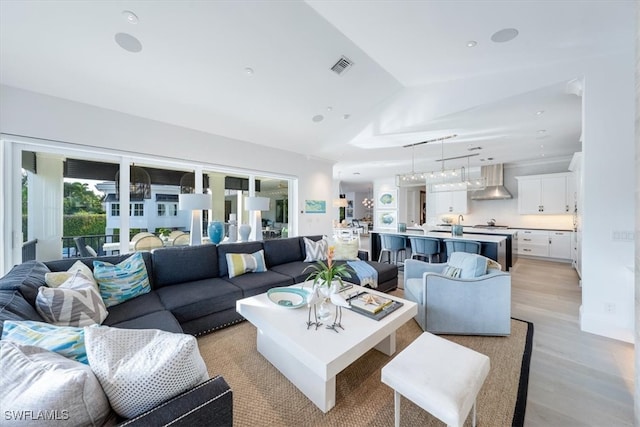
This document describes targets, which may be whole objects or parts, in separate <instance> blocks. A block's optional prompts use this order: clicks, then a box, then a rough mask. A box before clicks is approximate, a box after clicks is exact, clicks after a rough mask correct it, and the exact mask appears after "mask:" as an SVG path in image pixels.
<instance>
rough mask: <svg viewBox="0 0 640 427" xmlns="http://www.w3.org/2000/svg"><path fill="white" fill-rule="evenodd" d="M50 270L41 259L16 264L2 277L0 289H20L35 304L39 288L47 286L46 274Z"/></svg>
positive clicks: (27, 299) (28, 300) (30, 302)
mask: <svg viewBox="0 0 640 427" xmlns="http://www.w3.org/2000/svg"><path fill="white" fill-rule="evenodd" d="M48 272H49V268H48V267H47V266H46V265H45V264H44V263H42V262H40V261H27V262H24V263H22V264H19V265H16V266H14V267H13V268H12V269H11V270H10V271H9V272H8V273H7V274H6V275H5V276H4V277H2V278H1V279H0V291H3V290H7V291H13V290H16V291H19V292H20V293H21V294H22V296H23V297H24V298H25V299H26V301H27V302H28V303H29V304H31V306H35V302H36V296H37V295H38V288H40V286H46V283H45V281H44V275H45V274H47V273H48ZM0 307H1V305H0ZM0 310H1V309H0Z"/></svg>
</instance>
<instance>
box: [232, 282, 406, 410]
mask: <svg viewBox="0 0 640 427" xmlns="http://www.w3.org/2000/svg"><path fill="white" fill-rule="evenodd" d="M300 286H301V285H293V287H300ZM365 290H366V291H367V292H371V293H374V294H379V295H383V296H384V297H386V298H392V299H394V300H397V301H401V302H402V303H403V304H404V305H403V306H402V307H400V308H398V309H397V310H395V311H394V312H392V313H390V314H389V315H388V316H386V317H385V318H383V319H381V320H379V321H378V320H374V319H370V318H368V317H366V316H363V315H362V314H359V313H355V312H352V311H351V310H349V309H346V308H344V309H342V313H343V315H342V326H343V327H344V330H342V329H338V330H339V332H338V333H336V332H335V331H333V330H330V329H326V328H325V326H321V327H320V328H319V329H317V330H316V329H315V328H314V327H312V328H310V329H307V324H306V322H307V317H308V308H307V307H301V308H297V309H290V308H285V307H281V306H278V305H276V304H274V303H273V302H271V301H270V300H269V299H268V297H267V294H266V293H265V294H261V295H257V296H254V297H250V298H245V299H241V300H239V301H237V303H236V311H237V312H238V313H240V314H241V315H242V316H243V317H244V318H245V319H247V320H248V321H249V322H251V323H252V324H253V325H254V326H255V327H256V328H257V329H258V333H257V348H258V351H259V352H260V353H261V354H262V355H263V356H264V357H265V358H266V359H267V360H268V361H269V362H271V364H272V365H273V366H275V367H276V368H277V369H278V370H279V371H280V372H281V373H282V374H284V376H285V377H287V379H288V380H289V381H291V382H292V383H293V384H294V385H295V386H296V387H298V389H299V390H300V391H302V392H303V393H304V394H305V395H306V396H307V397H308V398H309V399H310V400H311V401H312V402H313V403H314V404H315V405H316V406H317V407H318V408H320V409H321V410H322V411H323V412H325V413H326V412H328V411H329V410H331V408H333V407H334V406H335V404H336V375H337V374H338V372H341V371H342V370H343V369H345V368H346V367H347V366H349V365H350V364H352V363H353V362H355V361H356V360H357V359H358V358H360V357H361V356H362V355H363V354H365V353H366V352H367V351H369V350H370V349H372V348H375V349H376V350H378V351H381V352H383V353H385V354H387V355H392V354H393V353H395V351H396V335H395V334H396V330H397V329H398V328H399V327H400V326H402V325H403V324H405V323H406V322H407V321H409V320H411V318H413V317H414V316H415V315H416V314H417V312H418V310H417V305H416V304H415V303H414V302H412V301H407V300H404V299H401V298H397V297H394V296H392V295H389V294H383V293H380V292H377V291H373V290H371V289H368V288H361V287H360V286H355V285H354V286H353V288H350V289H348V290H346V291H345V292H343V294H352V293H354V292H357V291H365Z"/></svg>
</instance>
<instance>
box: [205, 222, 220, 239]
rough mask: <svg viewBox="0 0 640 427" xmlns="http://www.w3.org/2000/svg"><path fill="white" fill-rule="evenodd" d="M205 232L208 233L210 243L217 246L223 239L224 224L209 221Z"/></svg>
mask: <svg viewBox="0 0 640 427" xmlns="http://www.w3.org/2000/svg"><path fill="white" fill-rule="evenodd" d="M207 232H208V233H209V240H210V241H211V243H213V244H214V245H217V244H218V243H220V242H221V241H222V239H223V238H224V224H222V223H221V222H220V221H211V222H210V223H209V227H208V228H207Z"/></svg>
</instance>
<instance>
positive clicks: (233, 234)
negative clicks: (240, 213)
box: [229, 214, 238, 243]
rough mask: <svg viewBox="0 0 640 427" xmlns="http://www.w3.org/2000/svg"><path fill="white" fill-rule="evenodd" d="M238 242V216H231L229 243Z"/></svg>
mask: <svg viewBox="0 0 640 427" xmlns="http://www.w3.org/2000/svg"><path fill="white" fill-rule="evenodd" d="M237 241H238V221H237V220H236V214H229V242H231V243H233V242H237Z"/></svg>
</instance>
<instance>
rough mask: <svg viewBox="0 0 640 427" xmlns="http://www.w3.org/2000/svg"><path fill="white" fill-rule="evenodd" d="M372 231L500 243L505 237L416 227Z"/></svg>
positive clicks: (397, 234) (406, 235) (407, 235)
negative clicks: (424, 229)
mask: <svg viewBox="0 0 640 427" xmlns="http://www.w3.org/2000/svg"><path fill="white" fill-rule="evenodd" d="M373 232H374V233H378V234H393V235H394V236H405V237H410V236H426V237H434V238H436V239H449V238H451V239H458V240H472V241H474V242H483V243H500V242H503V241H505V240H506V239H507V238H506V237H505V236H498V235H490V234H472V235H467V236H465V235H464V231H463V234H462V236H455V237H454V236H451V232H450V231H449V230H442V231H429V232H427V233H425V232H424V231H418V230H417V229H414V230H407V231H405V232H400V231H392V230H384V229H382V230H378V229H374V230H373ZM445 233H446V234H445Z"/></svg>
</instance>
